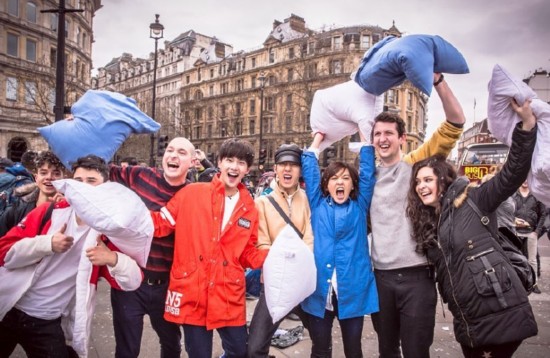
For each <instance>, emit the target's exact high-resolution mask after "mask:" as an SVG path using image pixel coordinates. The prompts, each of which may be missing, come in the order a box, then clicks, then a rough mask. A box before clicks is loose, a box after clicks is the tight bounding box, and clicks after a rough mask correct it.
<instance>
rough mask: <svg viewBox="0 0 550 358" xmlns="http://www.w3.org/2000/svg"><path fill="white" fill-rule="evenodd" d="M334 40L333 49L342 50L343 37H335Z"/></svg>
mask: <svg viewBox="0 0 550 358" xmlns="http://www.w3.org/2000/svg"><path fill="white" fill-rule="evenodd" d="M332 40H333V41H332V45H333V49H334V50H341V49H342V37H341V36H338V37H334V38H333V39H332Z"/></svg>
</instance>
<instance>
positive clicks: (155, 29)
mask: <svg viewBox="0 0 550 358" xmlns="http://www.w3.org/2000/svg"><path fill="white" fill-rule="evenodd" d="M149 30H150V34H149V37H150V38H152V39H154V40H155V59H154V64H153V103H152V106H151V118H153V120H155V100H156V97H157V48H158V40H160V39H161V38H163V37H164V26H162V24H161V23H160V22H159V14H155V22H153V23H152V24H151V25H149ZM154 147H155V134H154V133H151V148H150V149H151V150H150V152H149V166H151V168H153V167H155V149H154Z"/></svg>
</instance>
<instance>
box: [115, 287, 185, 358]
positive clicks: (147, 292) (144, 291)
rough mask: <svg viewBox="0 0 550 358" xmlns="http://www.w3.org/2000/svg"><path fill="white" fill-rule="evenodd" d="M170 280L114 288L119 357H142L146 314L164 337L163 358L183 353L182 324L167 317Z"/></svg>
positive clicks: (161, 348) (161, 349) (161, 339)
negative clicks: (128, 287)
mask: <svg viewBox="0 0 550 358" xmlns="http://www.w3.org/2000/svg"><path fill="white" fill-rule="evenodd" d="M167 290H168V281H166V282H164V283H162V284H153V285H150V284H148V283H147V281H143V282H142V284H141V286H140V287H139V288H138V289H137V290H135V291H121V290H116V289H111V305H112V307H113V326H114V330H115V341H116V350H115V357H117V358H122V357H124V358H126V357H131V358H135V357H138V356H139V351H140V348H141V335H142V333H143V316H145V315H146V314H147V315H149V319H150V321H151V326H153V329H154V330H155V332H157V335H158V336H159V340H160V356H161V357H162V358H171V357H178V358H179V356H180V355H181V330H180V327H179V325H177V324H175V323H171V322H168V321H166V320H165V319H164V303H165V301H166V291H167Z"/></svg>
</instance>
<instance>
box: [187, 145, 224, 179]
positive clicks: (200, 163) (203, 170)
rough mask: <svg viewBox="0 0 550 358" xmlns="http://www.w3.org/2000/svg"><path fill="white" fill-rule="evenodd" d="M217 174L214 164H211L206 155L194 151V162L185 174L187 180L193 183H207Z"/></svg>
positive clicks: (196, 150)
mask: <svg viewBox="0 0 550 358" xmlns="http://www.w3.org/2000/svg"><path fill="white" fill-rule="evenodd" d="M216 173H217V171H216V168H215V167H214V164H212V163H211V162H210V161H209V160H208V159H206V155H205V154H204V152H203V151H202V150H200V149H195V160H194V161H193V167H192V168H190V169H189V172H188V173H187V176H188V179H189V180H190V181H191V182H193V183H207V182H209V181H211V180H212V178H213V177H214V175H215V174H216Z"/></svg>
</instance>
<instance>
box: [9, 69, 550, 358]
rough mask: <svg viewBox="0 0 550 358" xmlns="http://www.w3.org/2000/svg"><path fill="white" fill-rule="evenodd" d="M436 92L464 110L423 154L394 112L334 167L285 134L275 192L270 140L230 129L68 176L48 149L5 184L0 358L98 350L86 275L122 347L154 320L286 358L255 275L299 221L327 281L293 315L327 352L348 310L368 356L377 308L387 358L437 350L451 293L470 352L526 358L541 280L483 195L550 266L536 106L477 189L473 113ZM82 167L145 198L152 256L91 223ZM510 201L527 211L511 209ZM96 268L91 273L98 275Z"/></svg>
mask: <svg viewBox="0 0 550 358" xmlns="http://www.w3.org/2000/svg"><path fill="white" fill-rule="evenodd" d="M434 88H435V90H436V92H437V95H438V97H439V98H440V100H441V102H442V105H443V108H444V111H445V116H446V118H445V120H444V121H443V122H442V123H441V124H440V125H439V127H438V128H437V130H436V131H435V133H434V134H433V135H432V136H431V138H429V139H428V140H427V141H426V142H425V143H424V144H422V145H421V146H420V147H419V148H417V149H415V150H413V151H411V152H409V153H406V154H405V153H404V152H403V151H402V146H403V144H405V143H406V125H405V122H404V121H403V119H402V118H400V117H399V115H397V114H394V113H389V112H382V113H381V114H379V115H378V116H377V117H376V118H375V119H374V125H373V128H372V133H371V137H370V138H365V136H364V135H363V133H361V131H360V130H359V128H358V131H359V133H360V138H361V146H360V151H359V155H358V156H359V167H358V168H356V167H355V166H353V165H350V164H347V163H345V162H339V161H334V162H332V163H330V164H329V165H328V167H327V168H324V170H322V171H321V170H320V168H319V164H318V157H319V147H320V146H321V143H322V142H323V140H324V139H325V138H324V133H319V132H317V133H313V134H312V138H313V139H312V143H311V145H310V146H309V148H306V149H301V148H300V147H298V146H297V145H295V144H283V145H281V146H280V147H279V148H278V150H277V151H276V153H275V157H274V163H275V164H274V166H273V172H272V173H271V174H269V175H265V177H263V178H262V181H261V182H260V183H258V184H259V185H258V186H257V188H254V187H253V186H252V185H251V184H250V183H249V180H248V181H247V177H248V175H249V172H250V170H251V167H252V165H253V161H254V148H253V147H252V146H251V144H250V143H249V142H247V141H246V140H241V139H234V138H232V139H228V140H226V141H225V142H224V143H223V144H222V145H221V147H220V148H219V151H218V153H217V156H216V157H217V162H216V163H215V164H214V163H211V162H210V161H209V160H208V159H207V158H206V156H205V154H204V152H202V151H201V150H198V149H196V148H195V147H194V145H193V144H192V143H191V142H190V141H189V140H188V139H186V138H182V137H176V138H174V139H172V141H171V142H170V143H169V144H168V146H167V148H166V151H165V153H164V156H163V158H162V167H161V168H149V167H147V166H145V165H140V164H139V163H138V162H137V161H135V160H132V158H127V159H125V160H124V163H121V165H115V164H106V163H105V161H104V160H103V159H101V158H99V157H96V156H94V155H88V156H85V157H82V158H79V159H78V160H77V161H76V162H75V163H74V164H73V166H72V168H71V172H68V171H67V170H66V169H65V168H64V166H63V164H62V163H61V162H60V161H59V160H58V159H57V158H56V156H55V155H54V154H53V153H52V152H50V151H44V152H40V153H38V154H36V155H34V156H33V159H32V160H30V161H29V162H28V163H29V164H28V165H27V167H28V168H26V175H27V177H29V178H31V179H32V182H31V183H25V184H24V185H20V186H19V187H17V188H14V189H13V190H12V191H10V192H9V193H8V192H7V191H5V192H4V195H3V200H5V203H6V205H5V208H3V210H2V212H1V214H0V236H1V238H0V266H1V267H0V356H2V357H9V356H10V354H11V353H12V352H13V350H14V348H15V346H16V345H17V344H19V345H21V346H22V348H23V349H24V350H25V352H26V353H27V354H28V355H29V356H30V357H73V356H78V355H83V354H84V355H85V354H86V349H87V348H86V347H84V348H82V347H77V346H76V344H77V343H78V342H80V341H82V339H81V340H80V341H79V340H78V339H77V337H83V336H84V337H86V336H87V335H89V320H90V319H91V317H87V315H86V314H84V315H80V316H79V315H77V316H76V317H85V318H83V319H75V316H74V311H75V310H76V311H78V310H82V309H84V310H86V307H88V305H92V304H93V300H94V295H93V293H92V292H90V290H89V289H88V290H86V289H85V287H89V286H88V285H84V283H88V282H97V279H98V278H99V277H104V278H106V279H107V281H108V282H109V283H110V284H111V286H112V289H111V305H112V310H113V326H114V333H115V341H116V352H115V356H116V357H138V356H139V354H140V346H141V338H142V333H143V324H144V323H143V317H144V316H145V315H148V316H149V319H150V322H151V326H152V328H153V330H154V331H155V332H156V334H157V335H158V338H159V344H160V351H161V356H162V357H180V356H181V354H182V343H181V342H182V336H183V342H184V348H185V350H186V352H187V354H188V356H189V357H192V358H195V357H205V358H210V357H212V351H213V349H212V339H213V331H214V330H216V331H217V332H218V334H219V336H220V338H221V342H222V347H223V350H224V357H268V355H269V346H270V342H271V337H272V336H273V334H274V333H275V331H276V330H277V328H278V327H279V324H280V323H281V321H280V320H279V321H275V322H273V320H272V318H271V315H270V312H269V309H268V305H267V302H266V291H264V290H263V289H262V290H261V292H260V294H259V299H258V302H257V304H256V307H255V311H254V313H253V316H252V320H251V322H250V326H249V327H247V323H246V301H245V291H246V287H245V269H248V268H250V269H261V268H262V266H263V264H264V261H265V259H266V257H267V256H268V254H269V252H270V251H269V250H270V248H271V246H272V245H273V243H274V242H275V240H276V239H277V237H278V236H279V234H280V233H281V231H282V230H283V228H284V227H285V226H286V225H287V224H290V225H291V226H292V228H293V229H294V230H295V231H296V233H297V234H298V235H299V237H300V238H301V239H302V240H303V242H304V244H305V245H307V247H309V248H310V250H311V251H312V252H313V256H314V259H315V266H316V272H317V278H316V288H315V291H314V292H313V293H312V294H311V295H310V296H309V297H307V298H305V300H304V301H303V302H302V303H301V304H300V305H298V306H297V307H295V308H294V309H293V310H292V312H293V313H295V314H296V315H298V317H299V318H300V319H301V320H302V322H303V324H304V326H305V328H306V329H307V330H308V331H309V335H310V337H311V341H312V347H311V356H312V357H331V356H332V333H333V322H334V319H338V321H339V324H340V329H341V333H342V341H343V346H344V353H345V356H346V357H361V356H362V343H361V338H362V333H363V324H364V319H365V318H364V317H365V316H366V315H370V316H371V318H372V322H373V326H374V329H375V331H376V334H377V336H378V350H379V355H380V356H381V357H400V356H401V355H403V356H405V357H429V356H430V346H431V345H432V343H433V340H434V326H435V315H436V305H437V297H438V293H437V291H438V290H439V295H440V296H441V297H442V299H443V301H444V302H446V303H447V305H448V307H449V310H450V311H451V313H452V314H453V317H454V332H455V337H456V340H457V341H458V342H459V344H460V346H461V348H462V352H463V354H464V355H465V356H466V357H488V356H490V357H511V356H512V355H513V353H514V352H515V351H516V350H517V348H518V347H519V346H520V344H521V343H522V341H523V340H524V339H526V338H528V337H531V336H534V335H536V334H537V324H536V321H535V319H534V315H533V311H532V308H531V306H530V304H529V300H528V298H527V295H528V292H527V291H526V290H525V289H524V287H523V286H522V285H521V283H520V282H519V279H518V277H517V276H514V275H515V273H514V272H513V271H511V270H507V267H508V266H506V265H504V264H502V262H503V260H505V257H504V256H498V255H499V250H498V249H494V248H493V247H492V246H491V245H492V241H491V235H490V234H488V232H489V231H488V230H487V228H486V227H485V226H483V225H481V224H480V222H479V220H478V217H477V216H476V215H474V214H472V210H473V209H472V206H471V205H468V204H467V203H469V202H473V203H474V204H472V205H477V207H479V210H481V211H482V212H483V214H485V215H487V216H488V217H490V218H491V219H494V220H491V221H492V222H493V223H492V224H491V225H494V226H495V227H496V225H497V224H496V223H497V216H498V219H499V220H498V225H502V226H504V225H509V226H510V227H512V228H513V229H514V230H515V231H516V233H517V235H518V236H519V237H523V238H525V239H524V240H525V243H526V244H525V247H526V249H525V254H526V255H527V256H528V258H529V262H530V263H531V264H532V265H533V267H534V269H535V271H537V269H538V273H539V276H540V265H537V259H536V257H537V239H538V238H539V237H540V236H541V235H542V234H543V231H544V229H545V228H544V219H545V217H546V216H547V211H546V208H545V207H544V205H542V203H540V202H539V201H538V200H536V198H535V197H534V196H532V194H530V193H529V188H528V186H527V185H526V184H525V182H526V178H527V175H528V172H529V169H530V163H531V157H532V155H533V150H534V144H535V141H536V128H537V123H536V118H535V116H534V115H533V112H532V110H531V107H530V102H529V101H526V102H525V103H524V104H517V103H516V102H515V101H513V100H512V102H511V105H512V107H513V109H514V111H515V112H516V113H517V114H518V115H519V116H520V118H521V122H520V123H519V124H518V125H517V127H516V128H515V130H514V135H513V144H512V147H511V149H510V155H509V159H508V161H507V162H506V163H504V165H503V167H502V169H501V170H500V171H499V172H498V173H496V174H495V175H494V177H492V178H487V179H486V181H485V182H484V183H482V184H480V185H477V186H473V185H470V184H469V182H467V180H465V179H464V178H460V177H457V173H456V171H455V169H454V168H453V167H452V166H451V165H450V164H449V163H448V162H447V161H446V157H447V156H448V154H449V153H450V151H451V150H452V149H453V147H454V146H455V144H456V142H457V141H458V139H459V137H460V135H461V133H462V131H463V125H464V123H465V116H464V113H463V110H462V108H461V106H460V104H459V103H458V101H457V100H456V98H455V96H454V95H453V92H452V91H451V89H450V87H449V85H448V83H447V81H446V80H445V79H444V78H443V76H442V75H441V74H434ZM0 164H1V166H0V183H3V182H4V181H5V182H8V179H12V178H11V177H8V176H7V175H11V176H12V177H14V175H13V174H10V172H9V170H10V169H9V168H11V167H13V166H15V164H14V163H10V162H8V160H7V159H2V161H1V162H0ZM4 175H6V177H4ZM69 177H72V178H73V179H74V180H77V181H80V182H83V183H87V184H90V185H93V186H100V185H101V184H102V183H104V182H106V181H109V180H110V181H114V182H117V183H120V184H122V185H123V186H125V187H127V188H129V189H131V190H132V191H133V192H134V193H136V194H137V195H138V196H139V197H140V198H141V200H142V201H143V202H144V204H145V205H146V207H147V208H148V209H149V210H150V211H151V219H152V222H153V225H154V234H153V240H152V244H151V247H150V250H149V256H148V258H147V262H146V265H144V266H143V267H140V266H139V265H138V264H137V263H136V261H135V260H133V259H132V258H131V257H129V256H127V255H126V254H125V253H124V252H122V251H121V250H120V249H119V248H117V247H116V246H115V245H114V244H113V243H112V242H110V240H109V238H108V237H106V236H105V235H102V233H101V232H97V231H95V230H94V229H92V228H90V226H89V225H87V224H86V223H85V222H83V221H82V220H81V219H80V218H79V216H78V215H77V214H76V213H75V211H74V210H73V209H72V208H71V206H70V205H69V204H68V202H67V200H66V199H65V198H64V197H63V195H62V194H60V193H58V192H57V190H56V189H55V187H54V186H53V185H52V182H54V181H55V180H59V179H63V178H69ZM4 179H5V180H4ZM12 182H14V181H13V180H12ZM13 186H15V184H13ZM303 187H305V189H304V188H303ZM509 198H512V199H509ZM507 200H508V203H509V204H510V202H512V204H511V207H512V209H510V206H508V209H506V210H504V209H505V207H504V206H502V204H503V203H505V202H507ZM499 210H503V212H506V211H507V212H508V214H502V213H499ZM510 210H513V212H512V213H510ZM504 215H512V217H513V219H510V218H508V220H505V219H504V218H505V217H504ZM493 239H494V238H493ZM487 265H489V266H487ZM84 268H86V269H87V270H89V272H90V274H89V275H88V276H86V281H85V282H81V280H80V277H81V276H80V275H79V272H80V271H81V270H83V269H84ZM495 271H496V274H495ZM16 282H17V284H16ZM533 290H534V292H537V291H538V292H540V290H539V289H538V287H537V286H536V285H535V287H534V288H533ZM82 300H84V301H82ZM79 305H84V307H80V306H79ZM83 332H84V333H83ZM83 341H84V342H86V339H84V340H83ZM67 342H68V344H67ZM75 342H76V343H75ZM82 352H84V353H82Z"/></svg>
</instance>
